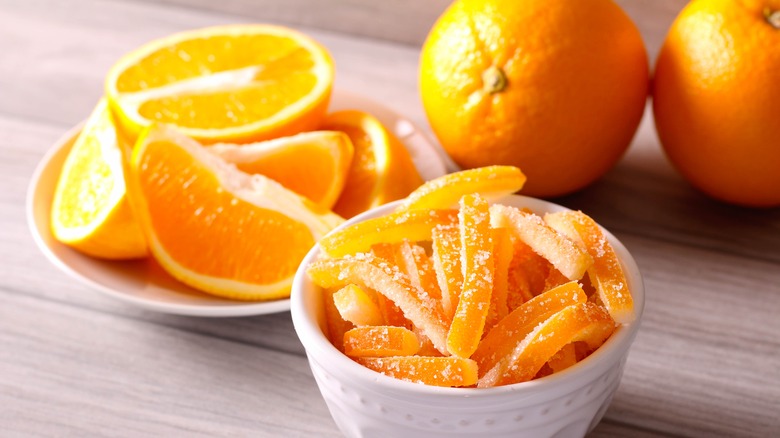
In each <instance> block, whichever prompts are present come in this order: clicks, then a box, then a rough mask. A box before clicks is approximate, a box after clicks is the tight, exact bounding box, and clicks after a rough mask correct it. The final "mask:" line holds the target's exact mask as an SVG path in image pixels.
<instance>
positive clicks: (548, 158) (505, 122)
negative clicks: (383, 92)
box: [420, 0, 648, 196]
mask: <svg viewBox="0 0 780 438" xmlns="http://www.w3.org/2000/svg"><path fill="white" fill-rule="evenodd" d="M420 90H421V93H422V101H423V106H424V107H425V111H426V114H427V116H428V121H429V122H430V124H431V127H432V128H433V130H434V132H435V134H436V136H437V137H438V139H439V141H440V143H441V145H442V146H443V147H444V149H445V150H446V151H447V152H448V153H449V154H450V156H452V158H453V159H454V160H455V162H456V163H458V165H460V166H461V167H463V168H472V167H482V166H487V165H493V164H506V165H513V166H517V167H520V168H521V169H523V172H524V173H525V174H526V175H527V176H528V183H527V184H526V185H525V187H524V188H523V191H522V193H525V194H528V195H532V196H557V195H563V194H566V193H569V192H573V191H576V190H578V189H581V188H583V187H585V186H586V185H588V184H590V183H591V182H593V181H595V180H596V179H598V178H599V177H600V176H602V175H603V174H604V173H606V172H607V171H608V170H609V169H610V168H611V167H612V166H613V165H614V164H615V163H616V162H617V160H618V159H619V158H620V157H621V155H622V154H623V152H624V151H625V150H626V148H627V147H628V145H629V143H630V142H631V139H632V137H633V135H634V132H635V131H636V128H637V126H638V125H639V121H640V119H641V118H642V113H643V112H644V108H645V100H646V97H647V90H648V64H647V54H646V52H645V48H644V45H643V43H642V39H641V36H640V34H639V32H638V30H637V29H636V27H635V26H634V24H633V23H632V22H631V20H630V19H629V17H628V16H627V15H626V14H625V13H624V12H623V11H622V10H621V9H620V7H618V6H617V5H616V4H615V3H613V2H612V1H611V0H592V1H587V2H582V1H570V0H484V1H483V0H458V1H456V2H455V3H453V4H452V5H451V6H450V7H449V8H448V9H447V10H446V11H445V12H444V14H443V15H442V16H441V17H440V18H439V20H438V21H437V22H436V24H435V25H434V26H433V28H432V29H431V31H430V34H429V35H428V38H427V40H426V42H425V45H424V47H423V49H422V55H421V59H420Z"/></svg>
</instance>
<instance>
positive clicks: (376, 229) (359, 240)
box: [319, 210, 458, 257]
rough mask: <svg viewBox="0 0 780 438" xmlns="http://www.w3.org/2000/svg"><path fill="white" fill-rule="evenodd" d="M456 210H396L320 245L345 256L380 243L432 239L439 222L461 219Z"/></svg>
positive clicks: (336, 233)
mask: <svg viewBox="0 0 780 438" xmlns="http://www.w3.org/2000/svg"><path fill="white" fill-rule="evenodd" d="M457 218H458V212H457V211H456V210H415V211H409V212H402V213H392V214H389V215H387V216H381V217H377V218H371V219H367V220H365V221H363V222H358V223H355V224H352V225H351V226H348V227H345V228H342V229H340V230H335V231H333V232H331V233H329V234H328V235H326V236H325V237H323V238H322V239H320V242H319V244H320V247H321V248H322V252H323V253H324V254H325V255H327V256H329V257H343V256H347V255H354V254H357V253H362V252H368V251H370V250H371V246H372V245H375V244H378V243H399V242H402V241H404V240H405V239H408V240H411V241H425V240H431V230H433V227H435V226H437V225H448V224H453V223H456V222H457Z"/></svg>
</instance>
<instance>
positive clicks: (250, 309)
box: [25, 89, 448, 317]
mask: <svg viewBox="0 0 780 438" xmlns="http://www.w3.org/2000/svg"><path fill="white" fill-rule="evenodd" d="M335 99H342V100H353V101H355V102H356V105H354V107H355V109H365V108H363V104H366V105H369V106H372V107H375V108H377V109H379V110H381V112H382V113H383V114H386V115H392V116H393V117H394V118H395V119H396V120H403V121H405V122H406V123H408V124H409V126H411V127H412V128H413V131H412V133H411V134H410V135H408V136H405V137H400V136H399V139H400V140H401V142H402V143H403V144H404V145H405V146H406V147H407V148H409V142H408V138H409V137H412V138H414V137H418V139H417V140H416V144H419V142H420V139H421V140H422V142H423V144H425V146H426V147H427V148H428V149H429V150H428V151H426V152H428V153H429V154H431V155H435V156H436V157H437V158H438V161H437V163H434V164H435V165H436V166H437V168H438V169H437V170H436V172H437V173H441V174H443V173H447V172H448V169H447V162H446V160H445V159H444V158H443V156H442V155H443V152H442V151H440V150H439V149H438V148H437V147H436V145H435V143H433V142H431V141H430V139H429V138H428V136H427V135H426V133H425V132H424V131H423V130H422V129H421V128H420V127H419V126H418V125H417V124H416V123H414V122H413V121H412V120H410V119H409V118H408V117H405V116H403V115H402V114H400V113H399V112H397V111H395V110H392V109H390V108H388V107H386V106H384V105H382V104H380V103H377V102H376V101H374V100H372V99H371V98H369V97H366V96H364V95H362V94H359V93H355V92H352V91H349V90H343V89H334V91H333V95H332V96H331V105H332V103H333V100H335ZM380 117H381V116H377V118H380ZM84 124H85V121H81V122H80V123H78V124H76V125H75V126H73V127H71V128H69V129H68V130H67V131H65V132H64V133H63V134H62V135H60V136H59V137H58V139H57V140H56V141H55V142H54V143H53V144H51V145H50V146H49V148H48V149H47V150H46V153H45V154H44V155H43V156H42V157H41V158H40V160H39V161H38V164H37V165H36V167H35V170H34V171H33V173H32V176H31V178H30V182H29V184H28V186H27V193H26V196H25V219H26V222H27V227H28V229H29V231H30V233H31V234H32V237H33V241H34V242H35V245H36V246H37V247H38V248H39V249H40V250H41V252H42V253H43V255H44V256H45V257H46V259H47V260H48V261H49V262H50V263H52V264H53V265H54V266H55V267H57V268H58V269H59V270H60V271H62V272H64V273H65V274H66V275H67V276H68V277H70V278H72V279H75V280H76V281H77V282H79V283H81V284H83V285H85V286H87V287H89V288H91V289H94V290H96V291H98V292H101V293H103V294H104V295H106V296H109V297H112V298H115V299H118V300H120V301H122V302H126V303H129V304H133V305H136V306H139V307H141V308H144V309H147V310H153V311H157V312H160V313H167V314H175V315H185V316H199V317H241V316H255V315H265V314H272V313H281V312H286V311H289V310H290V298H283V299H278V300H271V301H260V302H258V301H253V302H252V301H249V302H247V301H235V304H233V303H228V304H221V305H219V306H209V305H207V304H204V305H199V304H182V303H171V302H164V301H157V300H154V299H151V298H142V297H138V296H135V295H133V294H131V293H128V292H123V291H120V290H117V289H115V288H112V287H109V286H107V285H105V284H102V283H100V282H98V281H96V280H94V279H93V278H90V277H88V276H85V275H84V274H82V273H80V272H78V271H77V270H75V269H74V268H73V267H72V266H71V265H70V264H68V263H67V262H66V261H65V260H63V259H62V258H61V257H60V256H58V255H57V254H56V253H55V252H54V250H53V249H52V248H50V247H49V245H48V244H47V243H46V241H45V239H44V236H43V234H42V231H41V229H40V228H39V226H38V222H37V220H36V218H37V217H38V212H39V209H40V208H45V207H39V204H40V203H39V202H36V201H37V199H38V198H39V196H40V195H39V192H40V191H41V190H44V188H42V187H41V179H42V177H43V176H44V175H46V174H48V172H55V171H59V170H61V164H60V169H50V168H51V167H52V166H54V165H56V164H54V163H53V161H54V160H55V158H58V157H59V155H60V154H65V157H67V151H69V150H70V148H71V147H72V146H73V140H74V139H75V137H76V136H77V135H78V133H79V132H80V131H81V130H82V129H83V127H84ZM65 157H63V158H62V161H63V162H64V160H65ZM50 208H51V207H49V209H50ZM49 211H50V210H49ZM41 214H42V213H41ZM46 216H47V217H48V214H46ZM46 228H47V229H48V227H46ZM50 232H51V231H49V233H50ZM52 239H53V236H52ZM62 245H63V246H66V245H64V244H62ZM79 255H82V254H80V253H79ZM83 256H84V257H89V256H87V255H83ZM95 260H99V259H95ZM161 288H162V289H167V288H164V287H161ZM167 290H171V289H167ZM214 298H215V299H221V300H225V299H222V298H220V297H214ZM226 301H227V300H225V301H223V302H226Z"/></svg>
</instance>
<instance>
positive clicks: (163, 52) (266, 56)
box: [116, 34, 307, 93]
mask: <svg viewBox="0 0 780 438" xmlns="http://www.w3.org/2000/svg"><path fill="white" fill-rule="evenodd" d="M298 52H302V53H298ZM170 53H176V54H178V55H179V56H171V55H170ZM236 53H242V54H243V56H235V54H236ZM302 55H307V52H306V51H303V50H301V49H300V43H299V42H297V41H296V40H294V39H292V38H289V37H286V36H281V35H280V36H276V35H268V34H262V35H260V34H255V35H251V34H248V35H243V36H240V37H236V36H228V35H223V36H210V37H208V38H198V39H188V40H183V41H180V42H179V43H177V44H174V45H170V46H165V47H162V48H160V49H159V50H157V51H156V52H153V53H150V54H148V55H147V56H145V57H144V58H143V59H141V60H139V61H138V62H137V63H136V64H135V65H133V66H132V67H130V68H128V69H127V70H125V71H124V72H122V74H121V75H120V76H119V78H118V79H117V83H116V86H117V89H118V91H119V92H122V93H126V92H135V91H142V90H147V89H150V88H157V87H161V86H164V85H169V84H172V83H175V82H179V81H182V80H185V79H192V78H195V77H200V76H205V75H209V74H214V73H220V72H224V71H229V70H237V69H240V68H245V67H251V66H255V65H266V66H270V65H272V64H273V63H277V64H290V63H300V62H301V61H302V60H303V59H305V56H304V57H303V58H302ZM155 71H157V72H165V74H153V72H155Z"/></svg>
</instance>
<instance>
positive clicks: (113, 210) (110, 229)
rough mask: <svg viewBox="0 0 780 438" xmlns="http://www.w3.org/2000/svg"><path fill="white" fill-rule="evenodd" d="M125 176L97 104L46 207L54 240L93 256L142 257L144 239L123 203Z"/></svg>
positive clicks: (103, 109)
mask: <svg viewBox="0 0 780 438" xmlns="http://www.w3.org/2000/svg"><path fill="white" fill-rule="evenodd" d="M124 173H125V172H124V168H123V163H122V146H121V145H120V144H119V139H118V138H117V133H116V130H115V129H114V124H113V122H112V121H111V114H110V112H109V111H108V106H107V105H106V101H105V99H101V100H100V102H99V103H98V104H97V106H96V107H95V109H94V111H93V112H92V115H91V116H90V117H89V119H88V120H87V123H86V125H85V126H84V129H82V131H81V133H80V134H79V136H78V138H77V139H76V141H75V143H74V144H73V147H72V149H71V150H70V152H69V154H68V157H67V158H66V160H65V164H64V165H63V167H62V171H61V173H60V178H59V181H58V182H57V188H56V189H55V191H54V200H53V202H52V208H51V231H52V234H53V235H54V237H55V238H56V239H57V240H59V241H60V242H62V243H65V244H67V245H70V246H72V247H73V248H75V249H77V250H79V251H81V252H83V253H85V254H89V255H91V256H94V257H100V258H106V259H130V258H138V257H144V256H146V255H147V249H146V240H145V239H144V236H143V233H142V232H141V229H140V228H139V227H138V224H137V223H136V221H135V218H134V217H133V213H132V211H131V209H130V204H129V203H128V201H127V196H126V192H125V179H124Z"/></svg>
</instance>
